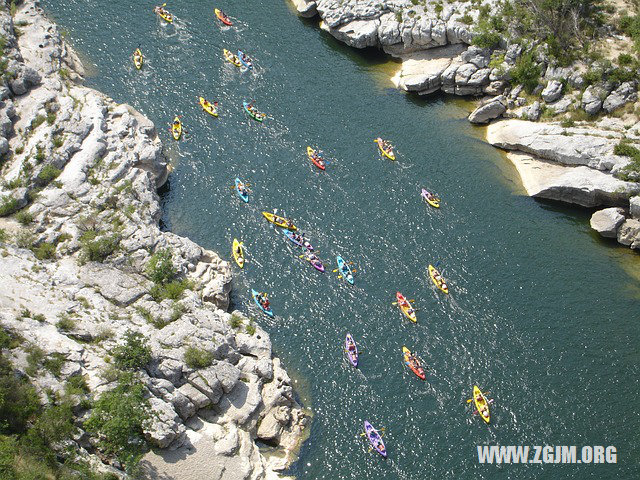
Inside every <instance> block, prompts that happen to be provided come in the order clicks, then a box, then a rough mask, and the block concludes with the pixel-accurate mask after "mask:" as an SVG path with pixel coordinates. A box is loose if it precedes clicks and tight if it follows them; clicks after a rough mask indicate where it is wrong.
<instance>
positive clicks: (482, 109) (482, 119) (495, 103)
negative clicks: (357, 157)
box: [469, 95, 507, 124]
mask: <svg viewBox="0 0 640 480" xmlns="http://www.w3.org/2000/svg"><path fill="white" fill-rule="evenodd" d="M504 102H505V98H504V96H502V95H501V96H499V97H496V98H495V99H493V100H492V101H491V102H489V103H487V104H485V105H481V106H479V107H478V108H476V109H475V110H474V111H473V112H471V115H469V121H470V122H471V123H476V124H482V123H489V121H491V120H493V119H494V118H498V117H499V116H501V115H502V114H503V113H504V112H505V111H506V110H507V107H506V106H505V103H504Z"/></svg>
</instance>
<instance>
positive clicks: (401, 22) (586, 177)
mask: <svg viewBox="0 0 640 480" xmlns="http://www.w3.org/2000/svg"><path fill="white" fill-rule="evenodd" d="M293 3H294V4H295V5H296V8H297V10H298V12H299V13H300V15H303V16H306V17H312V16H315V15H318V16H319V17H320V18H321V22H320V27H321V28H323V29H324V30H326V31H328V32H329V33H331V35H333V36H334V37H336V38H337V39H338V40H340V41H342V42H344V43H346V44H348V45H351V46H353V47H356V48H365V47H377V48H380V49H382V50H384V51H385V52H387V53H389V54H391V55H393V56H394V57H397V58H399V59H400V60H401V66H400V68H399V69H398V71H397V72H396V74H395V75H394V76H393V78H392V79H391V80H392V82H393V83H394V84H395V85H396V87H397V88H399V89H402V90H405V91H407V92H412V93H417V94H419V95H426V94H432V93H435V92H444V93H447V94H453V95H472V96H476V97H480V98H481V100H480V101H479V105H478V107H477V108H476V109H475V110H474V111H473V112H471V114H470V115H469V121H470V122H471V123H474V124H488V123H490V122H492V121H493V120H496V119H500V118H501V117H505V118H508V119H513V120H503V121H499V122H497V123H495V124H492V125H490V127H489V129H488V141H489V143H491V144H493V145H495V146H496V147H498V148H502V149H504V150H507V151H509V152H512V153H510V154H509V155H508V158H510V159H511V160H512V161H513V162H514V165H515V166H516V167H517V169H518V172H519V173H520V174H521V177H522V179H523V183H524V186H525V188H526V190H527V191H528V192H529V194H530V195H532V196H535V197H537V198H545V199H551V200H556V201H562V202H566V203H571V204H576V205H580V206H585V207H590V208H598V207H613V208H621V209H622V210H621V211H622V213H621V215H623V217H624V218H625V222H618V226H619V227H620V234H619V235H617V234H616V235H610V234H608V235H607V236H613V237H617V238H618V240H619V241H620V243H622V244H624V245H630V246H631V247H632V248H640V236H639V233H640V231H639V230H638V229H637V228H636V224H635V223H634V222H636V221H637V220H636V218H637V217H635V216H634V215H633V213H632V212H633V209H631V208H630V204H634V203H638V201H639V200H638V197H637V195H638V193H640V188H639V185H640V184H638V183H637V181H638V180H640V172H639V171H638V169H639V168H640V167H639V166H638V165H639V162H640V160H638V159H640V149H638V148H637V147H638V146H640V122H639V121H638V120H639V119H638V117H637V114H636V112H637V111H638V108H640V105H639V104H638V93H637V90H638V81H637V78H636V77H637V72H635V73H634V67H633V65H629V64H627V63H620V65H619V66H618V67H614V66H613V65H612V62H611V61H608V60H607V59H604V60H598V61H591V60H582V59H578V60H576V61H574V62H573V63H572V64H571V65H568V66H560V65H558V62H557V61H555V60H554V59H553V58H552V57H551V56H550V55H548V49H547V47H546V46H545V44H544V42H540V41H533V42H523V43H521V44H519V43H514V42H510V41H509V40H508V39H507V38H502V37H501V36H500V35H495V34H494V35H487V33H486V25H487V21H488V20H489V19H490V18H498V17H500V9H501V8H502V7H503V5H501V4H500V3H499V2H493V1H491V0H484V1H482V0H481V1H479V2H472V4H468V3H465V2H449V3H442V2H439V1H434V2H428V1H423V0H394V1H391V2H377V1H375V0H341V1H336V0H313V1H312V0H294V2H293ZM483 22H484V27H482V28H480V27H479V25H481V24H483ZM483 32H484V33H483ZM478 35H481V36H482V41H480V42H475V41H474V38H475V37H477V36H478ZM601 35H602V39H603V42H604V43H607V42H608V43H611V44H616V42H617V43H620V44H625V42H627V41H626V40H625V39H624V38H622V37H621V36H620V35H617V34H615V33H613V27H611V26H608V27H607V28H604V29H603V32H601ZM472 42H473V43H478V44H479V45H472ZM487 44H490V46H486V45H487ZM613 50H615V48H614V49H613ZM623 51H624V50H623ZM627 56H628V55H627ZM628 57H629V58H631V57H630V56H628ZM626 62H628V60H626ZM523 72H524V73H523ZM516 74H518V75H519V76H521V77H524V80H522V79H519V80H518V81H515V80H514V76H516ZM523 81H524V82H527V83H529V84H528V85H527V86H526V88H525V86H524V85H522V84H521V83H522V82H523ZM530 82H533V83H530ZM621 142H622V143H625V144H626V145H629V146H631V147H632V148H633V150H631V151H632V152H635V151H637V152H638V154H637V157H638V159H636V160H635V161H634V159H633V157H629V156H623V155H619V154H616V153H615V152H614V150H616V147H617V146H618V145H619V144H620V143H621ZM627 151H629V149H628V148H627ZM513 152H520V154H514V153H513ZM634 196H635V197H634ZM617 211H618V210H616V212H617ZM600 217H602V215H600ZM616 218H617V217H616ZM606 231H609V230H606Z"/></svg>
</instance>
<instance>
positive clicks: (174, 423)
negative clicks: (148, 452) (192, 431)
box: [145, 397, 186, 448]
mask: <svg viewBox="0 0 640 480" xmlns="http://www.w3.org/2000/svg"><path fill="white" fill-rule="evenodd" d="M149 403H150V404H151V410H152V412H153V415H152V416H151V422H150V424H149V425H148V427H147V429H146V430H145V436H146V437H147V439H148V440H149V441H150V442H151V443H153V444H154V445H156V446H158V447H160V448H166V447H168V446H169V445H171V444H172V443H173V442H175V441H176V440H178V439H179V438H180V437H182V436H184V434H185V432H186V428H185V426H184V425H183V424H182V421H181V420H180V417H178V415H177V414H176V412H175V410H174V409H173V408H172V407H171V405H170V404H168V403H167V402H165V401H163V400H160V399H159V398H155V397H151V398H150V399H149Z"/></svg>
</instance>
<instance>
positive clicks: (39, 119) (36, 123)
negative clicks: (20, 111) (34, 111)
mask: <svg viewBox="0 0 640 480" xmlns="http://www.w3.org/2000/svg"><path fill="white" fill-rule="evenodd" d="M46 119H47V117H45V116H44V115H38V116H37V117H36V118H34V119H33V120H31V130H35V129H36V128H38V127H39V126H40V125H42V124H43V123H44V121H45V120H46Z"/></svg>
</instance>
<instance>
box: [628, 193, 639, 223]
mask: <svg viewBox="0 0 640 480" xmlns="http://www.w3.org/2000/svg"><path fill="white" fill-rule="evenodd" d="M629 213H630V214H631V217H632V218H635V219H636V220H640V196H635V197H631V198H630V199H629Z"/></svg>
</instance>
